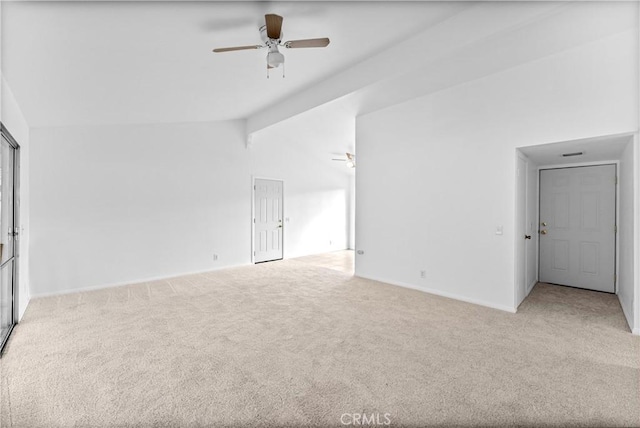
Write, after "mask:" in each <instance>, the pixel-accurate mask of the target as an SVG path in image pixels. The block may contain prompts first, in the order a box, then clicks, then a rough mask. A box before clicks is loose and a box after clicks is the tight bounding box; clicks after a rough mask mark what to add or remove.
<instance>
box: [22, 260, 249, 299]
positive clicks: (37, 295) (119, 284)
mask: <svg viewBox="0 0 640 428" xmlns="http://www.w3.org/2000/svg"><path fill="white" fill-rule="evenodd" d="M252 265H253V263H241V264H235V265H229V266H221V267H216V268H213V269H205V270H198V271H190V272H184V273H177V274H171V275H170V276H154V277H149V278H138V279H132V280H130V281H123V282H112V283H108V284H100V285H91V286H89V287H81V288H70V289H66V290H56V291H51V292H44V293H35V294H33V293H32V294H31V296H30V298H31V299H34V298H36V299H37V298H42V297H52V296H62V295H65V294H73V293H84V292H86V291H97V290H103V289H105V288H112V287H122V286H123V285H131V284H139V283H141V282H151V281H162V280H167V279H171V278H178V277H180V276H186V275H197V274H201V273H207V272H214V271H217V270H222V269H231V268H235V267H242V266H252Z"/></svg>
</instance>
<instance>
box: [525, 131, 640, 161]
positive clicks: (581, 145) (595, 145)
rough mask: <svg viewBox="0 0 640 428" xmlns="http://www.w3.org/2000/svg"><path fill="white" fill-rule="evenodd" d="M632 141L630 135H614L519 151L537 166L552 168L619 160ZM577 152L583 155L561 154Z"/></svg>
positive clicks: (531, 147) (526, 148)
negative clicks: (566, 155) (569, 155)
mask: <svg viewBox="0 0 640 428" xmlns="http://www.w3.org/2000/svg"><path fill="white" fill-rule="evenodd" d="M632 141H633V136H632V135H614V136H603V137H595V138H585V139H582V140H573V141H562V142H558V143H551V144H542V145H539V146H530V147H521V148H520V150H521V151H522V153H524V154H525V155H526V156H527V157H528V158H529V159H530V160H531V161H532V162H533V163H535V164H537V165H538V166H553V165H565V164H573V163H582V162H600V161H614V160H619V159H620V155H621V154H622V152H623V151H624V149H625V148H626V147H627V144H629V143H631V142H632ZM577 152H582V153H583V154H582V155H580V156H571V157H564V156H562V154H563V153H577Z"/></svg>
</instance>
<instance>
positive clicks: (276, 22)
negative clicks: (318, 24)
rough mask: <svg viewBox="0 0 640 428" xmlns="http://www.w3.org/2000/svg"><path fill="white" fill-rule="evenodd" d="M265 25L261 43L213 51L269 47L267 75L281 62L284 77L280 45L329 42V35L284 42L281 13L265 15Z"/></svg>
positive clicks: (319, 45) (321, 45) (293, 46)
mask: <svg viewBox="0 0 640 428" xmlns="http://www.w3.org/2000/svg"><path fill="white" fill-rule="evenodd" d="M264 19H265V25H263V26H262V27H260V38H261V39H262V44H261V45H249V46H234V47H230V48H216V49H214V50H213V51H214V52H216V53H221V52H231V51H243V50H249V49H264V48H267V49H269V53H268V54H267V77H269V69H271V68H277V67H279V66H280V64H282V65H283V73H282V77H284V55H282V54H281V53H280V51H279V50H278V47H279V46H282V47H285V48H287V49H298V48H324V47H326V46H327V45H328V44H329V39H328V38H327V37H324V38H320V39H303V40H289V41H288V42H282V20H283V18H282V17H281V16H279V15H275V14H268V15H265V16H264Z"/></svg>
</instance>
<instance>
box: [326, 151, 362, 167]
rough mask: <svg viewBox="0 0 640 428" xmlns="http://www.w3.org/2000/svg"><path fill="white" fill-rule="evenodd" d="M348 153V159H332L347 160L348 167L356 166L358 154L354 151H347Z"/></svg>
mask: <svg viewBox="0 0 640 428" xmlns="http://www.w3.org/2000/svg"><path fill="white" fill-rule="evenodd" d="M345 154H346V155H347V158H346V159H331V160H334V161H342V162H347V163H346V165H347V168H355V167H356V155H354V154H353V153H345Z"/></svg>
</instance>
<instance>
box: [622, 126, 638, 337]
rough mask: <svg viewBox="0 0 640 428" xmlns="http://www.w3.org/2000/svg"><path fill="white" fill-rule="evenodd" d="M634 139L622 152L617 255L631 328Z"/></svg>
mask: <svg viewBox="0 0 640 428" xmlns="http://www.w3.org/2000/svg"><path fill="white" fill-rule="evenodd" d="M634 158H635V153H634V143H633V139H632V140H631V141H630V142H629V144H627V147H626V149H625V150H624V152H623V153H622V155H621V156H620V171H618V183H619V201H620V202H619V209H620V213H619V224H618V239H619V240H620V242H619V249H620V253H619V255H618V257H619V259H618V284H617V290H618V291H617V292H618V298H619V299H620V305H621V306H622V310H623V311H624V315H625V317H626V318H627V322H628V323H629V326H631V328H632V329H633V328H634V296H635V290H634V288H635V285H634V263H635V252H634V236H635V229H634V228H635V226H634V217H635V216H634V204H635V199H636V197H635V187H636V186H635V185H634Z"/></svg>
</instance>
